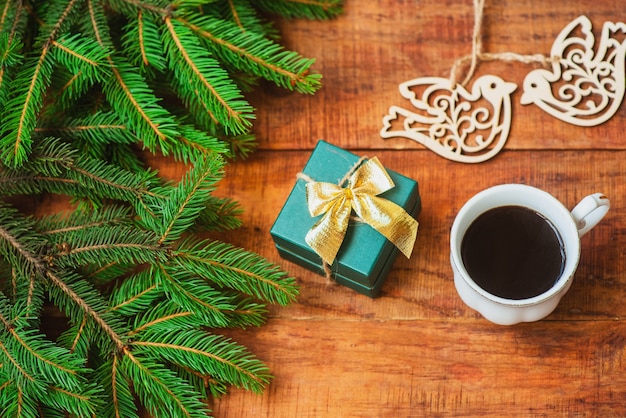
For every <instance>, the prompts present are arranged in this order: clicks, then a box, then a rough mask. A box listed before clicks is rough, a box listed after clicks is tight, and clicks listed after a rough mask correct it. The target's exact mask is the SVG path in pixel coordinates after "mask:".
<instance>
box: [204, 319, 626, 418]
mask: <svg viewBox="0 0 626 418" xmlns="http://www.w3.org/2000/svg"><path fill="white" fill-rule="evenodd" d="M625 333H626V325H625V324H624V323H623V321H619V322H614V321H596V322H580V323H575V322H549V321H542V322H536V323H532V324H526V325H521V326H516V327H501V326H497V325H492V324H488V323H486V322H484V321H479V320H474V319H467V320H462V321H461V320H455V321H447V320H438V321H437V320H428V321H414V320H411V321H406V320H385V321H373V320H341V319H336V320H329V319H316V320H310V319H309V320H300V319H272V320H271V321H270V322H269V323H268V324H266V325H264V326H263V327H262V328H260V329H258V330H248V331H245V332H241V333H234V335H233V337H234V338H235V339H236V340H237V341H239V342H240V343H242V344H244V345H247V346H249V347H252V348H253V349H254V351H255V352H256V353H257V355H258V356H260V357H261V358H262V359H264V360H265V361H266V362H267V363H268V364H269V365H270V367H271V368H272V370H273V372H274V375H275V380H274V381H273V382H272V384H271V386H270V387H269V388H268V390H267V391H266V392H265V393H264V394H263V395H262V396H259V395H255V394H252V393H250V392H245V391H241V390H232V391H230V392H229V394H228V395H227V396H225V397H223V398H222V399H220V400H217V401H215V402H214V404H213V408H214V414H215V416H218V417H222V418H227V417H240V416H247V417H267V418H288V417H311V418H313V417H389V418H395V417H424V416H468V417H476V416H489V417H502V416H514V417H521V416H524V417H526V416H576V417H578V416H580V417H582V416H605V417H608V416H611V417H618V416H624V415H625V414H626V403H624V399H626V376H624V373H623V362H624V360H625V359H624V345H625V343H626V340H625V339H624V335H625Z"/></svg>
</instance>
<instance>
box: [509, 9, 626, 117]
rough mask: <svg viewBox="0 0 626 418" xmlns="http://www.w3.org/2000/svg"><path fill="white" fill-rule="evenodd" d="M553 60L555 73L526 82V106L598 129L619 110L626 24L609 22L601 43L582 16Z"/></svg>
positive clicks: (534, 74) (560, 40) (541, 72)
mask: <svg viewBox="0 0 626 418" xmlns="http://www.w3.org/2000/svg"><path fill="white" fill-rule="evenodd" d="M595 45H597V46H596V47H595V52H594V46H595ZM550 56H551V59H552V60H553V63H552V69H551V71H549V70H546V69H537V70H533V71H531V72H530V73H528V75H527V76H526V78H525V79H524V93H523V95H522V98H521V103H522V104H531V103H534V104H535V105H537V106H538V107H539V108H541V109H542V110H544V111H545V112H547V113H549V114H550V115H552V116H554V117H556V118H558V119H560V120H562V121H564V122H567V123H571V124H574V125H578V126H595V125H599V124H601V123H603V122H605V121H607V120H608V119H610V118H611V117H612V116H613V115H614V114H615V113H616V112H617V110H618V108H619V107H620V105H621V103H622V99H623V98H624V86H625V84H626V82H625V71H624V65H625V61H626V24H625V23H622V22H618V23H613V22H605V23H604V25H603V27H602V32H601V34H600V39H599V40H598V41H597V42H596V40H595V38H594V34H593V31H592V25H591V21H590V20H589V19H588V18H587V17H586V16H580V17H578V18H576V19H574V20H573V21H572V22H570V23H569V24H568V25H567V26H566V27H565V28H564V29H563V30H562V31H561V33H560V34H559V35H558V37H557V38H556V39H555V41H554V43H553V45H552V50H551V54H550Z"/></svg>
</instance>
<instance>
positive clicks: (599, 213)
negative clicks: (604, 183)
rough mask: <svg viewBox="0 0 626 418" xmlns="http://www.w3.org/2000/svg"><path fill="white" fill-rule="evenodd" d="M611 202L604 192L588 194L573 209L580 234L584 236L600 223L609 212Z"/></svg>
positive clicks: (573, 215)
mask: <svg viewBox="0 0 626 418" xmlns="http://www.w3.org/2000/svg"><path fill="white" fill-rule="evenodd" d="M610 207H611V202H610V201H609V198H608V197H606V196H605V195H604V194H602V193H594V194H590V195H589V196H586V197H584V198H583V200H581V201H580V202H579V203H578V204H577V205H576V207H574V209H573V210H572V217H573V218H574V222H575V223H576V228H578V236H579V237H582V236H583V235H585V234H586V233H587V232H589V231H590V230H591V228H593V227H594V226H596V225H597V224H598V222H600V221H601V220H602V218H604V215H606V214H607V212H608V211H609V208H610Z"/></svg>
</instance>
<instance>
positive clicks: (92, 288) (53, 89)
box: [0, 0, 333, 418]
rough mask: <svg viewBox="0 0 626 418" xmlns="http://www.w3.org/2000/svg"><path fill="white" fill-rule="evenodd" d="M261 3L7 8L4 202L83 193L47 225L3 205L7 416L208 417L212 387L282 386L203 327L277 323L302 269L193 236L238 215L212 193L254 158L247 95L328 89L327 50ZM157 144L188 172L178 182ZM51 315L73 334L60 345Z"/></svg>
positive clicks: (16, 0) (1, 368) (0, 84)
mask: <svg viewBox="0 0 626 418" xmlns="http://www.w3.org/2000/svg"><path fill="white" fill-rule="evenodd" d="M263 3H266V2H263ZM331 3H333V1H329V2H327V4H331ZM258 4H259V3H257V1H255V2H252V1H249V0H174V1H168V0H50V1H45V2H44V1H30V2H22V1H21V0H4V1H3V2H2V1H0V104H2V106H3V109H4V111H3V114H2V115H1V116H0V147H2V150H3V151H2V153H1V154H0V159H1V161H2V162H3V163H4V164H1V165H0V195H2V196H5V197H6V196H13V195H16V194H22V195H25V196H24V198H25V199H26V200H25V202H26V203H25V206H28V203H30V202H37V199H38V198H39V197H40V196H41V195H42V194H43V193H53V194H62V195H66V196H67V197H68V199H70V201H71V202H72V204H73V206H72V210H71V211H68V212H63V213H59V214H50V215H48V216H44V217H42V218H39V219H34V218H32V217H29V216H25V215H23V214H21V213H19V212H18V211H17V210H15V209H14V208H12V207H11V206H9V205H7V204H6V203H3V202H2V199H0V277H3V278H4V280H1V281H0V415H1V416H7V417H13V416H19V417H33V418H35V417H42V416H47V417H58V418H64V417H66V416H73V417H74V416H75V417H77V418H78V417H80V418H83V417H87V416H94V415H98V416H102V417H103V418H108V417H118V418H119V417H130V418H132V417H137V418H138V416H139V410H138V404H139V403H141V404H143V407H145V408H146V409H147V410H148V411H149V413H151V414H152V415H153V416H154V417H155V418H157V417H159V416H163V417H168V418H169V417H171V416H177V417H179V416H180V417H183V416H189V417H205V416H206V415H207V414H208V413H209V411H208V408H207V407H206V404H205V403H203V402H202V399H203V398H206V397H207V396H210V395H214V396H219V395H221V394H223V393H225V392H226V389H227V388H228V387H229V386H231V385H235V386H238V387H242V388H246V389H249V390H253V391H255V392H260V391H261V390H262V389H263V388H264V387H265V386H266V385H267V384H268V383H269V381H270V378H271V376H270V374H269V371H268V369H267V367H266V366H265V365H264V364H263V363H262V362H260V361H259V360H257V359H256V358H254V356H253V355H252V354H251V353H250V352H249V351H248V350H247V349H246V348H244V347H242V346H240V345H238V344H236V343H234V342H232V341H230V340H228V339H227V338H224V337H222V336H220V335H218V334H211V333H208V332H207V331H206V329H207V328H212V329H218V328H223V327H242V328H245V327H248V326H259V325H261V324H263V323H264V321H265V319H266V317H267V313H268V309H267V304H269V303H279V304H286V303H288V302H290V301H293V300H294V299H295V297H296V295H297V288H296V286H295V280H294V279H293V278H291V277H288V276H287V274H286V273H284V272H282V271H280V269H279V268H278V267H277V266H275V265H273V264H272V263H270V262H268V261H267V260H265V259H263V258H262V257H260V256H258V255H256V254H253V253H251V252H249V251H246V250H243V249H239V248H236V247H234V246H232V245H229V244H224V243H219V242H215V241H200V240H197V239H195V238H193V236H194V232H198V231H199V230H202V231H204V230H207V229H209V230H227V229H233V228H236V227H238V226H240V223H241V220H240V219H239V218H238V215H239V213H240V208H239V206H238V205H237V204H236V202H234V201H233V200H232V199H230V198H227V197H217V196H214V192H215V188H216V184H217V182H218V181H219V180H220V179H221V178H222V176H223V169H224V164H226V162H227V161H228V160H227V158H233V157H236V156H240V157H245V156H247V155H248V154H249V153H250V152H252V151H253V150H254V149H255V138H254V136H253V135H252V133H251V132H250V130H251V128H252V121H253V120H254V109H253V108H252V106H250V104H249V103H248V101H247V100H246V97H245V94H244V93H247V92H248V91H251V90H252V89H253V88H255V87H256V85H257V81H258V79H259V78H261V77H263V78H266V79H268V80H272V81H274V82H275V83H277V84H278V85H280V86H284V87H286V88H288V89H292V90H296V91H300V92H313V91H315V90H316V89H317V88H319V77H320V76H319V75H317V74H315V73H314V72H313V71H311V65H312V63H313V60H311V59H308V58H304V57H301V56H299V55H298V54H297V53H295V52H291V51H287V50H285V49H283V47H282V46H281V45H280V41H279V37H278V31H277V30H276V29H275V27H274V26H273V25H272V23H271V22H270V21H268V20H266V18H265V17H264V15H263V10H262V9H264V8H265V9H267V7H265V6H266V5H264V6H263V7H259V5H258ZM280 4H281V6H280V7H284V9H283V12H285V14H286V15H287V16H293V15H296V14H298V13H299V14H300V15H306V14H310V13H312V12H311V11H310V10H314V9H316V8H317V9H318V10H323V6H320V4H321V3H320V4H318V5H317V6H312V5H310V4H309V5H303V4H297V3H295V2H284V1H282V2H280ZM287 4H288V6H287ZM309 9H310V10H309ZM298 10H299V12H298ZM315 13H317V12H315ZM331 14H332V12H328V11H327V12H326V15H327V16H330V15H331ZM140 148H143V151H141V150H139V149H140ZM137 151H140V152H137ZM146 152H149V153H160V154H163V155H165V156H172V157H173V158H174V159H175V160H178V161H182V162H183V163H184V164H185V165H186V167H185V170H186V174H185V175H184V176H183V178H182V180H181V181H180V182H178V183H170V182H167V181H165V180H163V179H162V178H160V177H159V175H158V173H157V172H155V171H153V170H151V169H146V168H145V165H144V164H145V163H144V162H143V161H142V160H143V159H142V156H143V154H145V153H146ZM27 211H28V213H30V212H32V210H30V209H27ZM50 312H54V313H53V315H59V316H61V317H62V318H59V321H62V322H64V323H66V325H67V327H66V329H64V330H60V331H62V332H61V335H60V336H59V337H58V338H57V339H56V340H53V339H52V338H51V337H49V334H47V333H46V332H45V331H44V330H43V329H42V327H47V326H49V325H50V324H49V323H48V321H42V320H41V317H42V316H43V315H49V314H50ZM53 322H56V321H53ZM57 331H59V330H57ZM136 401H139V402H138V403H136Z"/></svg>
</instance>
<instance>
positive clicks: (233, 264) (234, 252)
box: [174, 241, 298, 305]
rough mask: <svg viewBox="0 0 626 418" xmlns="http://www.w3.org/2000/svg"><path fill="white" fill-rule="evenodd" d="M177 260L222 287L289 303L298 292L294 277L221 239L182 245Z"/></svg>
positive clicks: (262, 298) (186, 268) (187, 268)
mask: <svg viewBox="0 0 626 418" xmlns="http://www.w3.org/2000/svg"><path fill="white" fill-rule="evenodd" d="M174 261H175V262H176V263H177V264H178V265H180V266H181V267H182V268H183V269H185V270H187V271H189V272H191V273H194V274H197V275H198V276H199V277H202V278H204V279H206V280H209V281H211V282H214V283H216V284H217V285H219V286H225V287H231V288H233V289H235V290H238V291H240V292H244V293H246V294H249V295H251V296H255V297H257V298H259V299H261V300H267V301H271V302H277V303H280V304H282V305H286V304H288V303H289V302H291V301H293V300H294V299H295V297H296V295H297V294H298V292H297V288H296V285H295V282H294V280H293V279H292V278H291V277H288V276H287V275H286V274H285V273H284V272H283V271H282V270H280V268H278V266H276V265H274V264H272V263H270V262H268V261H266V260H264V259H262V258H261V257H259V256H258V255H256V254H254V253H251V252H248V251H245V250H243V249H238V248H235V247H233V246H232V245H230V244H226V243H222V242H219V241H200V242H198V243H188V244H185V245H181V249H179V250H177V251H176V252H175V257H174Z"/></svg>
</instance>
